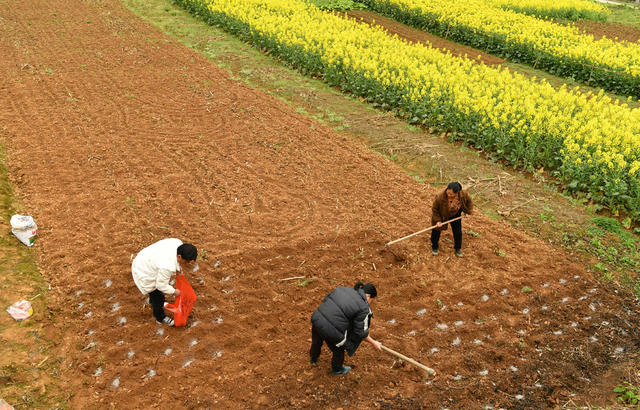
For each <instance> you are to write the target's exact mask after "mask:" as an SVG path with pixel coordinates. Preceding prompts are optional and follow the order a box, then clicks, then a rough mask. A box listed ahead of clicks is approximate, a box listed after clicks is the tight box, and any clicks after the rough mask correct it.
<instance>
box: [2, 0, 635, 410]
mask: <svg viewBox="0 0 640 410" xmlns="http://www.w3.org/2000/svg"><path fill="white" fill-rule="evenodd" d="M0 16H2V19H1V20H0V56H2V58H0V69H1V70H2V72H4V73H7V74H6V75H5V76H3V77H2V79H1V80H0V124H1V125H2V129H1V130H0V134H1V135H2V138H3V142H4V144H5V146H6V150H7V154H8V158H9V163H8V168H9V171H10V175H11V176H12V180H13V183H14V185H15V187H16V190H17V192H18V194H19V195H20V196H21V198H23V201H24V203H26V204H29V209H27V210H25V211H28V213H29V214H32V215H34V216H35V218H36V220H37V222H38V225H39V227H40V238H39V239H38V244H37V249H38V255H39V268H40V271H41V272H42V273H43V275H45V277H46V278H47V279H48V280H49V281H50V283H51V285H52V287H53V293H54V300H53V301H52V305H53V307H54V308H55V314H56V317H57V318H58V320H57V323H58V325H57V326H58V329H57V331H58V332H59V335H60V339H59V343H58V346H57V350H58V354H59V355H60V356H61V357H62V360H63V362H62V365H61V368H62V369H63V373H62V375H61V376H60V377H61V381H62V382H63V383H65V384H66V386H67V388H68V389H69V390H70V391H74V392H75V395H74V397H73V399H72V402H71V406H72V407H74V408H78V407H80V408H82V407H96V406H98V407H107V406H111V407H115V408H124V407H127V408H134V407H138V408H148V407H158V406H162V405H165V404H166V403H171V404H172V406H173V407H177V408H200V407H207V406H209V407H219V406H221V405H223V404H224V405H226V406H229V407H234V408H235V407H251V408H253V407H259V406H264V407H318V408H320V407H322V408H324V407H336V406H345V407H347V406H348V407H373V406H383V407H385V406H404V407H411V406H430V405H432V404H433V403H439V404H440V405H443V406H451V407H478V406H480V405H484V404H492V405H494V406H506V407H515V406H523V407H529V406H549V405H554V404H564V403H565V402H566V401H568V400H570V399H571V398H572V397H573V396H572V395H573V394H580V393H583V394H585V391H586V390H587V389H588V387H589V382H588V381H587V379H591V378H595V377H598V376H599V375H601V374H602V373H603V372H605V371H607V370H608V369H609V368H610V366H611V365H612V364H614V363H616V362H617V361H618V360H621V359H622V358H623V357H624V355H625V353H626V352H632V351H636V350H637V349H638V343H639V342H638V340H639V338H638V329H637V328H636V327H634V326H633V325H632V324H633V323H637V320H638V313H637V310H634V307H633V306H627V305H624V301H622V300H621V299H620V298H619V297H618V296H616V295H615V294H614V293H613V292H610V291H609V290H607V289H605V288H603V287H602V286H600V284H599V283H598V282H597V281H595V280H594V279H592V278H591V277H590V275H588V274H587V273H585V272H584V271H583V270H582V268H581V267H580V265H579V264H577V263H575V262H572V261H570V260H569V257H568V256H567V255H566V254H564V253H562V252H558V251H555V250H552V249H550V248H549V247H547V246H546V245H545V244H544V243H543V242H541V241H539V240H537V239H532V238H528V237H526V236H524V234H522V233H520V232H518V231H515V230H514V229H512V228H510V227H508V226H506V225H505V224H501V223H497V222H495V221H492V220H490V219H488V218H486V217H484V216H482V215H475V216H474V217H473V218H471V219H469V220H468V221H466V222H465V225H464V232H465V235H464V241H465V251H466V256H465V258H463V259H456V258H453V257H452V249H451V243H450V242H447V238H445V239H444V243H443V245H442V252H441V256H440V257H438V258H433V257H431V256H430V255H429V253H428V246H427V245H426V243H425V242H424V241H423V240H415V241H411V242H408V243H406V244H403V245H402V246H399V249H398V251H399V252H400V253H402V254H403V255H404V256H405V257H406V261H404V262H398V261H396V260H395V259H394V257H393V256H392V255H391V254H390V253H388V252H386V251H384V250H383V249H384V243H385V242H386V241H388V240H389V239H392V238H395V237H399V236H402V235H404V234H406V233H408V232H411V231H413V230H416V229H419V228H422V227H424V226H425V225H426V224H427V223H428V222H427V221H428V215H429V204H430V202H431V198H432V197H433V195H435V193H436V190H434V189H432V188H430V187H426V186H425V185H420V184H418V183H416V182H415V181H413V180H412V179H411V178H410V177H409V176H407V175H406V174H404V173H403V172H401V171H400V169H399V168H398V167H397V166H395V165H394V164H393V163H391V162H389V161H387V160H385V159H384V158H382V157H381V156H379V155H377V154H373V153H371V152H370V151H368V150H366V149H365V148H364V147H363V146H362V145H361V144H358V143H355V142H353V141H351V140H348V139H345V138H343V137H340V136H338V135H337V134H336V133H334V132H333V131H332V130H330V129H328V128H325V127H323V126H322V125H320V124H318V123H315V122H312V121H311V120H309V119H308V118H305V117H303V116H301V115H297V114H296V113H295V112H294V111H293V110H292V109H291V108H290V107H288V106H286V105H285V104H283V103H281V102H280V101H278V100H277V99H275V98H272V97H270V96H268V95H266V94H264V93H261V92H258V91H255V90H253V89H250V88H248V87H246V86H244V85H241V84H238V83H236V82H234V81H231V80H230V79H229V78H228V76H227V74H226V73H225V72H224V71H222V70H220V69H218V68H216V67H215V66H213V65H211V64H210V63H209V62H208V61H206V60H205V59H204V58H203V57H201V56H200V55H198V54H196V53H194V52H193V51H191V50H189V49H186V48H184V47H183V46H181V45H179V44H177V43H176V42H174V41H173V40H171V39H168V38H166V37H164V36H163V35H162V34H160V33H159V32H157V31H156V30H154V29H152V28H150V27H149V26H147V25H146V24H144V23H142V22H141V21H140V20H138V19H137V18H135V17H134V16H132V15H131V14H130V13H129V12H127V11H126V10H124V9H123V8H122V6H121V5H120V4H119V3H118V2H115V1H112V0H103V1H95V2H80V1H78V2H67V1H61V0H47V1H44V2H38V3H33V2H19V3H11V4H8V3H7V2H0ZM167 236H175V237H180V238H182V239H184V240H187V241H191V242H193V243H195V244H196V245H197V246H198V247H199V248H200V249H201V251H202V253H203V254H204V256H205V258H206V260H205V261H203V262H202V263H201V270H200V272H198V273H197V274H195V275H193V276H192V277H191V282H192V283H193V285H194V288H195V290H196V293H197V294H198V296H199V299H198V302H197V305H196V308H195V310H194V311H193V314H192V318H191V322H190V327H188V328H180V329H173V328H162V327H159V326H158V325H156V324H155V322H154V321H153V320H152V319H151V312H150V310H149V309H148V308H144V307H143V303H142V302H143V297H142V295H140V294H139V292H138V291H137V289H136V288H135V286H134V285H133V283H132V281H131V279H130V271H129V266H130V260H131V258H132V256H133V255H134V254H135V253H136V252H137V251H139V250H140V249H141V248H142V247H144V246H146V245H148V244H149V243H152V242H154V241H156V240H158V239H160V238H163V237H167ZM292 276H305V277H306V278H312V279H313V280H312V281H310V282H298V281H280V279H282V278H286V277H292ZM357 279H363V280H366V281H372V282H374V283H376V285H377V286H378V289H379V293H380V298H379V301H378V302H377V303H376V304H375V305H374V306H373V309H374V311H375V313H376V318H375V322H374V328H373V334H372V335H373V337H375V338H377V339H379V340H381V341H383V342H384V343H385V344H387V345H389V346H390V347H391V348H394V349H396V350H399V351H402V352H403V353H405V354H407V355H409V356H411V357H414V358H416V359H418V360H420V361H423V362H424V363H426V364H428V365H429V366H430V367H433V368H435V369H436V370H437V371H438V377H437V378H436V379H434V380H430V381H428V382H427V383H425V380H424V379H423V377H422V375H421V374H420V373H418V372H417V371H416V370H414V369H413V368H411V367H409V366H402V365H399V364H398V363H395V364H394V361H393V359H392V358H391V357H389V356H384V355H380V354H376V353H375V352H373V351H372V349H370V347H369V346H363V347H362V348H361V349H360V350H359V351H358V353H357V355H356V356H355V357H354V358H351V359H348V363H349V364H354V365H355V369H354V371H353V372H352V373H351V374H350V375H349V377H345V378H341V379H339V380H338V379H336V378H335V377H332V376H331V375H329V374H327V373H328V372H327V370H328V357H327V356H328V355H327V354H326V351H325V354H324V355H323V356H322V357H321V359H320V366H319V367H318V368H311V367H309V365H308V356H307V355H308V344H309V340H310V335H309V316H310V314H311V313H312V311H313V310H314V309H315V307H316V306H317V305H318V304H319V303H320V301H321V300H322V298H323V297H324V295H325V294H326V293H327V292H328V291H330V290H331V289H333V288H334V287H335V286H338V285H351V284H352V283H353V282H355V281H356V280H357ZM524 286H527V287H529V288H530V289H531V292H523V291H522V290H523V288H524ZM525 290H526V289H525ZM621 305H622V311H621V307H620V306H621ZM2 320H5V319H4V318H3V319H2ZM558 363H563V364H562V366H558Z"/></svg>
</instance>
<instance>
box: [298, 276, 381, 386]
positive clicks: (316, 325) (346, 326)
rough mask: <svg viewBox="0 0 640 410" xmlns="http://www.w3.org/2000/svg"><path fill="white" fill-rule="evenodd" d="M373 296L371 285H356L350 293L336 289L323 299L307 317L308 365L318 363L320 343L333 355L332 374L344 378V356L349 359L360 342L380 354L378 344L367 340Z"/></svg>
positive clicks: (342, 288)
mask: <svg viewBox="0 0 640 410" xmlns="http://www.w3.org/2000/svg"><path fill="white" fill-rule="evenodd" d="M377 295H378V292H377V291H376V287H375V286H373V284H371V283H367V284H363V283H362V282H358V283H356V284H355V286H354V287H353V289H352V288H348V287H346V286H340V287H338V288H336V289H335V290H334V291H333V292H331V293H329V294H328V295H327V296H326V297H325V298H324V300H323V301H322V304H321V305H320V306H319V307H318V309H316V311H315V312H313V315H311V349H310V350H309V355H310V356H311V364H314V363H316V362H317V361H318V357H319V356H320V348H321V347H322V342H323V341H324V342H326V343H327V346H329V349H331V351H332V352H333V357H332V359H331V370H332V372H333V374H346V373H348V372H349V371H350V370H351V367H349V366H343V363H344V352H345V350H346V351H347V353H348V354H349V356H353V354H354V353H355V352H356V349H358V346H360V342H362V340H363V339H364V340H366V341H367V342H369V343H371V344H372V345H373V346H375V348H376V349H378V350H382V348H381V343H380V342H377V341H375V340H373V339H372V338H371V336H369V325H370V322H371V317H372V316H373V313H371V308H370V305H371V302H372V301H373V300H374V299H375V297H376V296H377Z"/></svg>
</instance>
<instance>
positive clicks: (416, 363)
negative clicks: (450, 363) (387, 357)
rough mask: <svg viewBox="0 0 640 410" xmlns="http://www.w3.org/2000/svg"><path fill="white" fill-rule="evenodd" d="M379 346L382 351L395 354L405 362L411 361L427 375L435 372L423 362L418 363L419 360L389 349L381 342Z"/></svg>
mask: <svg viewBox="0 0 640 410" xmlns="http://www.w3.org/2000/svg"><path fill="white" fill-rule="evenodd" d="M380 347H381V348H382V350H384V351H386V352H389V353H391V354H392V355H394V356H396V357H399V358H400V359H402V360H404V361H407V362H409V363H411V364H412V365H414V366H418V367H419V368H421V369H422V370H424V371H425V372H427V375H429V376H433V375H434V374H436V371H435V370H433V369H432V368H430V367H427V366H425V365H423V364H422V363H420V362H416V361H415V360H413V359H412V358H410V357H407V356H405V355H403V354H401V353H398V352H396V351H395V350H391V349H389V348H388V347H387V346H385V345H383V344H380Z"/></svg>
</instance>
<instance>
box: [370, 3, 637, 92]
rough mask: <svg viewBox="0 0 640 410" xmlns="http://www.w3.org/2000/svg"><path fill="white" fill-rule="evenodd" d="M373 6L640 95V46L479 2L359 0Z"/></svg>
mask: <svg viewBox="0 0 640 410" xmlns="http://www.w3.org/2000/svg"><path fill="white" fill-rule="evenodd" d="M358 1H361V2H362V3H363V4H365V5H367V6H368V7H369V8H370V9H371V10H374V11H376V12H377V13H380V14H382V15H385V16H388V17H390V18H392V19H395V20H397V21H400V22H402V23H405V24H407V25H410V26H412V27H416V28H418V29H421V30H425V31H428V32H430V33H433V34H436V35H438V36H441V37H444V38H446V39H450V40H454V41H456V42H459V43H462V44H466V45H469V46H471V47H474V48H477V49H479V50H483V51H485V52H487V53H490V54H495V55H498V56H501V57H504V58H505V59H507V60H509V61H512V62H520V63H525V64H530V65H532V66H533V67H534V68H538V69H541V70H545V71H547V72H549V73H551V74H554V75H556V76H559V77H565V78H571V79H573V80H575V81H579V82H582V83H584V84H587V85H590V86H594V87H601V88H604V89H605V90H608V91H611V92H614V93H617V94H621V95H626V96H631V97H633V98H636V99H637V98H640V44H635V43H629V42H624V41H623V42H619V41H614V40H611V39H608V38H602V39H600V40H595V39H594V38H593V36H592V35H590V34H585V33H582V32H580V30H579V29H577V28H576V27H572V26H564V25H561V24H557V23H554V22H551V21H546V20H542V19H539V18H536V17H532V16H526V15H522V14H519V13H516V12H514V11H510V10H502V9H499V8H497V7H494V6H492V5H491V3H492V2H491V1H489V3H488V4H485V3H484V2H482V1H480V0H467V1H464V2H456V1H453V0H358Z"/></svg>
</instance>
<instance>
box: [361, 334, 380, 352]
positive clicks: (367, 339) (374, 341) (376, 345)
mask: <svg viewBox="0 0 640 410" xmlns="http://www.w3.org/2000/svg"><path fill="white" fill-rule="evenodd" d="M364 340H366V341H367V342H369V343H371V344H372V345H373V347H375V348H376V349H378V350H380V351H382V343H380V342H378V341H377V340H373V338H372V337H371V335H369V336H367V337H365V338H364Z"/></svg>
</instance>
